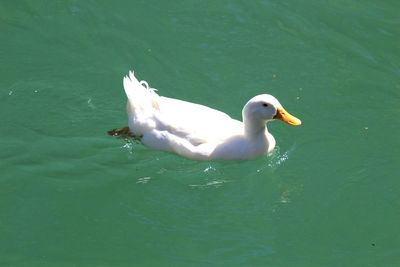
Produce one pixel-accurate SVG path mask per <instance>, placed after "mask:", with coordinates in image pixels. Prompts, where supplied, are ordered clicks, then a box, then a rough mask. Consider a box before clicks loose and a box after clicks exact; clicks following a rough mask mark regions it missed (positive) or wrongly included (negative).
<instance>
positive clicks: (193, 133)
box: [111, 72, 301, 160]
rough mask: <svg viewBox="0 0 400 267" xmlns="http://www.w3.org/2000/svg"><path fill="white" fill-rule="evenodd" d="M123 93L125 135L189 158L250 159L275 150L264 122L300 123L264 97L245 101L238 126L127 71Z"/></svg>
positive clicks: (228, 117)
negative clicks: (125, 99)
mask: <svg viewBox="0 0 400 267" xmlns="http://www.w3.org/2000/svg"><path fill="white" fill-rule="evenodd" d="M124 89H125V93H126V95H127V97H128V103H127V113H128V125H129V129H128V128H125V129H126V131H130V133H131V134H133V135H134V136H138V137H140V138H141V142H142V143H143V144H145V145H147V146H149V147H151V148H154V149H159V150H164V151H170V152H174V153H177V154H179V155H181V156H183V157H187V158H190V159H195V160H213V159H224V160H244V159H252V158H256V157H258V156H261V155H264V154H267V153H268V152H271V151H272V150H273V148H274V147H275V139H274V137H273V136H272V135H271V134H270V133H269V132H268V129H267V127H266V123H267V122H269V121H272V120H274V119H280V120H282V121H284V122H286V123H288V124H290V125H294V126H296V125H300V124H301V121H300V120H299V119H297V118H296V117H294V116H292V115H290V114H289V113H288V112H286V111H285V109H284V108H283V107H282V105H281V104H280V103H279V101H278V100H277V99H276V98H275V97H273V96H271V95H267V94H263V95H258V96H255V97H253V98H252V99H250V100H249V101H248V102H247V104H246V105H245V106H244V108H243V111H242V116H243V122H240V121H238V120H235V119H232V118H231V117H230V116H229V115H227V114H225V113H223V112H221V111H218V110H215V109H212V108H209V107H206V106H203V105H199V104H194V103H190V102H186V101H182V100H178V99H173V98H168V97H163V96H159V95H158V94H157V93H156V92H155V89H152V88H150V87H149V85H148V84H147V82H145V81H140V82H139V81H138V80H137V79H136V77H135V76H134V73H133V72H129V76H126V77H124ZM111 133H112V134H115V133H116V132H115V130H114V131H113V132H111ZM117 133H118V132H117Z"/></svg>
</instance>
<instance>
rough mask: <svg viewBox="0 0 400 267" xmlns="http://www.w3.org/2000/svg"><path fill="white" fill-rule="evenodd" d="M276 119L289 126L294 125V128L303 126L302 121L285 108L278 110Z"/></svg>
mask: <svg viewBox="0 0 400 267" xmlns="http://www.w3.org/2000/svg"><path fill="white" fill-rule="evenodd" d="M274 119H278V120H281V121H284V122H286V123H287V124H290V125H293V126H298V125H300V124H301V120H299V119H298V118H296V117H295V116H293V115H291V114H290V113H289V112H287V111H286V110H285V109H284V108H283V107H279V108H278V109H277V110H276V115H275V116H274Z"/></svg>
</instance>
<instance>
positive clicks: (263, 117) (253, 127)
mask: <svg viewBox="0 0 400 267" xmlns="http://www.w3.org/2000/svg"><path fill="white" fill-rule="evenodd" d="M242 116H243V123H244V125H245V132H246V134H256V133H257V132H259V131H261V130H264V129H265V124H266V123H267V122H268V121H272V120H275V119H278V120H281V121H284V122H286V123H287V124H289V125H293V126H298V125H300V124H301V121H300V120H299V119H298V118H296V117H295V116H293V115H291V114H290V113H289V112H287V111H286V110H285V109H284V108H283V107H282V105H281V104H280V103H279V101H278V100H277V99H276V98H275V97H273V96H272V95H268V94H263V95H258V96H255V97H253V98H252V99H250V100H249V101H248V102H247V103H246V105H245V106H244V108H243V111H242Z"/></svg>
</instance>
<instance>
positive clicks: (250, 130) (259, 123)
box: [243, 117, 268, 138]
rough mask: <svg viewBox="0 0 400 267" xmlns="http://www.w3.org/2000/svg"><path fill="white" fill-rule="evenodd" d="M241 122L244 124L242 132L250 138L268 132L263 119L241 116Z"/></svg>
mask: <svg viewBox="0 0 400 267" xmlns="http://www.w3.org/2000/svg"><path fill="white" fill-rule="evenodd" d="M243 124H244V134H245V135H246V136H247V137H250V138H254V137H256V136H259V135H261V134H262V135H265V132H268V129H267V126H266V123H265V121H263V120H254V119H250V118H246V117H243Z"/></svg>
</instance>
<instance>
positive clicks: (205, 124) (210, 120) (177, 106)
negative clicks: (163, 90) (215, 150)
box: [156, 96, 243, 145]
mask: <svg viewBox="0 0 400 267" xmlns="http://www.w3.org/2000/svg"><path fill="white" fill-rule="evenodd" d="M157 104H158V111H159V112H158V114H157V116H156V118H157V122H158V123H157V125H158V126H157V128H158V129H159V130H166V131H168V132H169V133H171V134H173V135H175V136H177V137H180V138H183V139H186V140H188V141H189V142H190V143H192V144H193V145H200V144H204V143H220V142H221V141H223V140H226V139H227V138H229V137H231V136H233V135H237V134H242V133H243V124H242V122H240V121H238V120H235V119H232V118H231V117H230V116H229V115H228V114H226V113H224V112H221V111H219V110H216V109H212V108H210V107H207V106H204V105H200V104H195V103H191V102H187V101H183V100H178V99H174V98H169V97H162V96H160V97H159V98H158V99H157Z"/></svg>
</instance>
